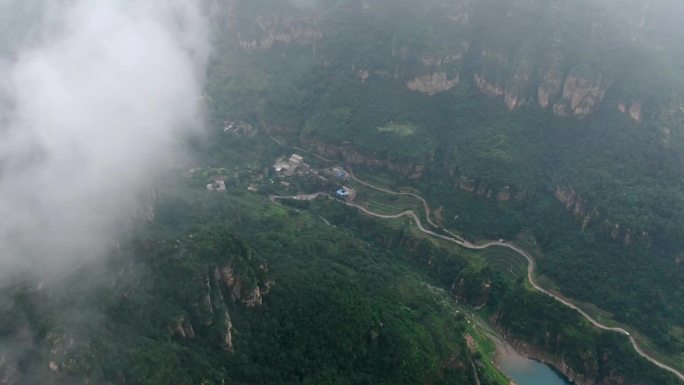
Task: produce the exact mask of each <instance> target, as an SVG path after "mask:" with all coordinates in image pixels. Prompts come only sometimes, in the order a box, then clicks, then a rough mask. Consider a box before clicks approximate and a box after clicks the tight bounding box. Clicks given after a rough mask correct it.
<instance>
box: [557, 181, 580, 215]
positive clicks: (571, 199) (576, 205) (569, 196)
mask: <svg viewBox="0 0 684 385" xmlns="http://www.w3.org/2000/svg"><path fill="white" fill-rule="evenodd" d="M555 195H556V199H558V201H560V202H561V203H562V204H563V205H564V206H565V209H566V210H568V211H571V212H572V213H573V215H575V216H576V217H579V218H582V219H583V218H584V217H585V216H586V214H587V202H586V201H584V200H583V199H582V198H581V197H580V195H579V194H578V193H577V192H576V191H575V190H574V189H573V188H572V187H570V186H557V187H556V193H555Z"/></svg>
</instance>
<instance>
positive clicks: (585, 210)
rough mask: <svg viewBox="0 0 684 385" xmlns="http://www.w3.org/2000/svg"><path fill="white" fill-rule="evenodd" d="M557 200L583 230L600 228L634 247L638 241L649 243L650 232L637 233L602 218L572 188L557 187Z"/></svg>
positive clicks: (615, 238) (613, 237) (617, 239)
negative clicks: (593, 227) (592, 226)
mask: <svg viewBox="0 0 684 385" xmlns="http://www.w3.org/2000/svg"><path fill="white" fill-rule="evenodd" d="M555 196H556V199H557V200H558V201H559V202H560V203H562V204H563V206H564V207H565V209H566V210H568V211H569V212H571V213H572V215H574V216H575V218H576V219H577V220H578V221H579V222H580V223H581V226H582V230H584V229H586V228H587V227H588V226H590V225H595V226H599V229H600V230H601V231H603V232H605V233H606V234H610V237H611V238H612V239H614V240H616V241H620V242H622V243H624V244H625V245H627V246H630V245H632V244H633V243H634V242H636V241H637V240H639V241H646V242H648V239H649V238H648V237H649V234H648V232H645V231H643V232H635V231H633V230H632V229H629V228H625V226H623V225H620V224H618V223H614V222H612V221H610V220H609V219H605V218H604V219H603V220H602V221H599V219H600V218H601V216H600V214H599V211H598V210H597V209H596V208H592V207H591V206H590V205H589V203H588V202H587V201H586V200H585V199H583V198H582V197H581V196H580V194H579V193H577V192H576V191H575V190H574V189H573V188H572V187H571V186H556V191H555Z"/></svg>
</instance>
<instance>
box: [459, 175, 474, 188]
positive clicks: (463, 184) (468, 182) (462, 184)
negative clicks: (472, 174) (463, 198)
mask: <svg viewBox="0 0 684 385" xmlns="http://www.w3.org/2000/svg"><path fill="white" fill-rule="evenodd" d="M476 183H477V182H476V181H475V180H473V179H470V178H468V177H467V176H461V179H460V180H459V181H458V188H460V189H461V190H463V191H468V192H474V191H475V186H476Z"/></svg>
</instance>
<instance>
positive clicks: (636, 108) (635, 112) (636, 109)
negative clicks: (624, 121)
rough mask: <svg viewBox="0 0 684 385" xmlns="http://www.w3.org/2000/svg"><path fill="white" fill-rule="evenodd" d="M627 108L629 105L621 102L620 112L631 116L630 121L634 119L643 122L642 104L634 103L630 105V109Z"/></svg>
mask: <svg viewBox="0 0 684 385" xmlns="http://www.w3.org/2000/svg"><path fill="white" fill-rule="evenodd" d="M627 106H628V104H627V103H625V102H619V103H618V110H619V111H620V112H621V113H623V114H627V115H629V117H630V119H632V120H633V121H635V122H641V103H640V102H633V103H631V104H629V108H628V107H627Z"/></svg>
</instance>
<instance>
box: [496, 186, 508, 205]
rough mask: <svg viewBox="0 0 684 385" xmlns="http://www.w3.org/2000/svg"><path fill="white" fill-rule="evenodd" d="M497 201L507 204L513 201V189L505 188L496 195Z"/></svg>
mask: <svg viewBox="0 0 684 385" xmlns="http://www.w3.org/2000/svg"><path fill="white" fill-rule="evenodd" d="M496 200H497V201H499V202H506V201H509V200H511V187H510V186H505V187H504V188H503V189H501V191H499V193H498V194H496Z"/></svg>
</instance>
